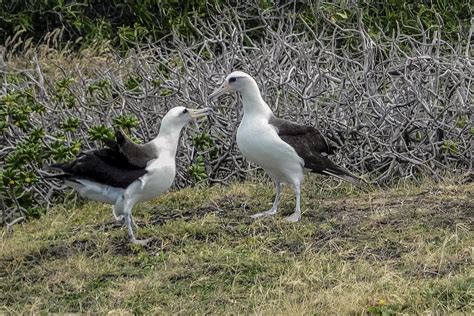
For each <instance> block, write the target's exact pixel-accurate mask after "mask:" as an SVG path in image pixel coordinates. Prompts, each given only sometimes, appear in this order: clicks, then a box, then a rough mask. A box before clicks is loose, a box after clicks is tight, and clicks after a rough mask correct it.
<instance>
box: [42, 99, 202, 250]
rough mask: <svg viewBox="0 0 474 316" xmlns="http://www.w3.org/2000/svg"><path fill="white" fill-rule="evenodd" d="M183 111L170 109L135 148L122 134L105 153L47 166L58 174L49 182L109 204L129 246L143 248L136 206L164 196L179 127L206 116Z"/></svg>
mask: <svg viewBox="0 0 474 316" xmlns="http://www.w3.org/2000/svg"><path fill="white" fill-rule="evenodd" d="M210 113H211V109H210V108H204V109H200V110H194V109H188V108H185V107H182V106H178V107H175V108H172V109H171V110H169V111H168V113H167V114H166V115H165V116H164V117H163V119H162V121H161V126H160V130H159V133H158V136H157V137H156V138H155V139H153V140H152V141H150V142H148V143H145V144H136V143H134V142H133V141H132V140H130V139H129V138H128V137H127V136H126V135H125V134H123V133H122V132H121V131H117V132H116V135H115V137H116V140H115V141H114V140H108V141H107V142H106V145H107V147H108V148H101V149H95V150H90V151H86V152H83V153H80V154H79V155H78V156H77V157H76V159H75V160H74V161H71V162H66V163H56V164H53V165H51V166H50V168H52V169H56V170H59V171H61V172H62V173H61V174H57V175H52V176H51V177H52V178H56V179H61V180H63V181H64V182H65V184H66V185H68V186H70V187H72V188H73V189H75V190H76V191H78V192H79V194H80V195H81V196H83V197H85V198H88V199H91V200H94V201H99V202H103V203H107V204H113V209H112V212H113V214H114V216H115V219H116V220H124V221H125V224H126V226H127V229H128V238H129V240H130V242H131V243H134V244H141V245H144V244H146V243H147V242H148V240H138V239H136V238H135V235H134V233H133V229H132V225H134V226H136V225H135V224H134V222H133V218H132V209H133V207H134V206H135V204H136V203H139V202H144V201H148V200H151V199H153V198H155V197H157V196H159V195H161V194H163V193H164V192H165V191H167V190H168V189H169V188H170V187H171V184H172V183H173V181H174V178H175V175H176V150H177V147H178V141H179V138H180V134H181V130H182V129H183V127H184V126H185V125H186V124H187V123H188V122H190V121H191V120H193V119H196V118H199V117H203V116H206V115H209V114H210Z"/></svg>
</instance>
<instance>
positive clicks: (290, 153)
mask: <svg viewBox="0 0 474 316" xmlns="http://www.w3.org/2000/svg"><path fill="white" fill-rule="evenodd" d="M230 92H239V93H240V95H241V97H242V105H243V108H244V115H243V118H242V121H241V122H240V125H239V127H238V129H237V145H238V147H239V149H240V151H241V152H242V154H243V155H244V156H245V157H246V158H247V159H248V160H249V161H251V162H253V163H255V164H257V165H259V166H260V167H262V168H263V170H264V171H265V172H266V173H267V174H268V175H269V176H270V177H271V178H272V180H273V181H274V183H275V190H276V196H275V200H274V202H273V205H272V207H271V209H270V210H268V211H266V212H262V213H258V214H255V215H253V216H252V217H253V218H258V217H265V216H271V215H274V214H276V213H277V210H278V204H279V203H280V193H281V185H282V184H289V185H291V186H292V187H293V189H294V192H295V195H296V206H295V211H294V213H293V214H291V215H290V216H288V217H286V220H287V221H289V222H297V221H299V220H300V219H301V206H300V204H301V203H300V196H301V183H302V182H303V171H304V170H305V169H306V170H307V169H309V171H311V172H313V173H319V174H323V175H330V176H334V177H337V178H339V179H342V180H345V181H347V182H350V183H352V184H354V185H359V184H360V179H359V178H358V177H356V176H355V175H353V174H351V173H350V172H349V171H347V170H345V169H343V168H341V167H340V166H337V165H336V164H335V163H333V162H332V161H331V160H329V158H328V157H327V155H328V154H331V153H332V150H331V148H330V147H329V145H328V143H327V142H326V140H325V138H324V137H323V135H322V134H321V133H320V132H319V131H318V130H317V129H316V128H314V127H312V126H307V125H300V124H297V123H293V122H290V121H287V120H284V119H280V118H277V117H276V116H275V115H274V114H273V113H272V110H271V109H270V107H269V106H268V105H267V103H266V102H265V101H264V100H263V98H262V96H261V94H260V90H259V88H258V85H257V83H256V82H255V80H254V79H253V78H252V77H251V76H249V75H248V74H246V73H244V72H242V71H234V72H232V73H231V74H230V75H228V76H227V77H226V78H225V80H224V83H223V84H222V85H221V86H220V87H219V88H218V89H217V90H216V91H214V92H213V93H212V94H211V95H210V96H209V99H210V100H212V99H214V98H217V97H219V96H221V95H223V94H226V93H230Z"/></svg>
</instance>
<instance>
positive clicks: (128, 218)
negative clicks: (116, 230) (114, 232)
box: [124, 200, 151, 246]
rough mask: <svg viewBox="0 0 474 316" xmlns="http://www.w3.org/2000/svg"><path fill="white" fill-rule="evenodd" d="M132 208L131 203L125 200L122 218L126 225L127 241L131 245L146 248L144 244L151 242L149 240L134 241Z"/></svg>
mask: <svg viewBox="0 0 474 316" xmlns="http://www.w3.org/2000/svg"><path fill="white" fill-rule="evenodd" d="M132 208H133V203H132V202H130V201H128V200H125V203H124V216H125V224H126V225H127V230H128V240H129V241H130V242H131V243H132V244H135V245H142V246H146V244H147V243H148V242H149V241H150V240H151V238H149V239H143V240H140V239H136V238H135V234H134V233H133V228H132V225H134V224H132V223H133V219H132Z"/></svg>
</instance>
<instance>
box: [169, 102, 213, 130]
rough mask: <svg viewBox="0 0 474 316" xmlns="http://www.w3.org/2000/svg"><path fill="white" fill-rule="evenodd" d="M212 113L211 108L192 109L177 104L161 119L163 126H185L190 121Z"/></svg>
mask: <svg viewBox="0 0 474 316" xmlns="http://www.w3.org/2000/svg"><path fill="white" fill-rule="evenodd" d="M211 113H212V109H211V108H203V109H190V108H186V107H184V106H177V107H174V108H172V109H171V110H169V111H168V113H166V115H165V116H164V117H163V120H162V121H161V126H176V127H183V126H185V125H186V124H187V123H188V122H190V121H192V120H194V119H197V118H200V117H204V116H207V115H209V114H211Z"/></svg>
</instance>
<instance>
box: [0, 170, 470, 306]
mask: <svg viewBox="0 0 474 316" xmlns="http://www.w3.org/2000/svg"><path fill="white" fill-rule="evenodd" d="M332 184H334V183H332ZM304 189H305V191H304V192H303V202H304V206H303V210H304V214H303V220H302V222H300V223H297V224H289V223H286V222H284V221H283V220H282V214H278V215H277V216H275V217H274V218H268V219H263V220H257V221H253V220H251V219H250V218H249V217H248V215H250V214H252V213H254V212H257V211H261V210H263V209H266V208H268V207H270V204H271V200H272V196H273V191H272V187H271V186H270V185H261V184H258V183H242V184H234V185H232V186H230V187H213V188H194V189H185V190H182V191H179V192H172V193H169V194H167V195H165V196H162V197H161V198H159V199H157V200H155V201H153V202H151V203H147V204H143V205H142V206H141V207H138V208H137V209H136V212H135V215H136V217H137V218H138V219H140V220H139V222H138V223H139V225H140V227H141V228H140V229H139V231H138V236H139V237H149V236H153V237H154V240H153V242H152V244H151V245H150V247H147V248H143V247H136V246H130V245H128V244H127V243H126V241H125V238H126V232H125V230H124V229H123V228H121V227H117V225H111V224H104V223H105V222H106V221H108V220H110V219H111V214H110V208H109V207H108V206H104V205H101V204H95V203H90V204H85V205H83V206H82V207H79V208H75V209H72V210H65V209H63V208H60V207H58V208H56V209H54V210H52V211H50V212H49V214H48V216H44V217H43V218H42V219H40V220H37V221H31V222H29V223H27V224H25V225H23V226H22V227H17V228H16V232H15V233H14V236H12V237H11V238H6V237H5V236H4V237H3V239H2V241H1V245H0V248H1V256H0V312H15V313H17V312H18V313H30V312H39V311H49V312H85V311H89V312H101V313H103V312H107V311H115V312H117V313H120V314H123V313H126V312H131V313H145V312H146V313H150V312H155V313H183V314H194V313H198V314H201V313H209V312H212V313H234V314H235V313H257V314H271V313H284V314H288V313H298V314H302V313H314V312H318V313H331V314H340V313H373V314H391V313H435V312H436V313H437V312H441V313H453V312H465V313H469V312H473V311H474V286H473V284H474V269H473V256H474V255H473V245H474V233H473V227H474V225H473V224H474V223H473V219H474V217H473V215H474V214H473V210H474V202H473V201H474V199H473V195H474V185H473V184H465V185H457V184H454V183H451V182H445V183H443V184H433V183H424V184H422V185H415V184H409V183H408V184H402V185H399V186H398V187H396V188H390V189H374V190H370V191H369V192H359V191H356V190H354V189H353V188H351V187H349V186H340V187H336V188H330V187H329V184H327V183H326V184H324V185H320V184H317V181H315V180H314V179H313V180H312V181H309V182H307V183H306V184H305V186H304ZM281 205H282V208H281V213H283V214H288V213H291V212H292V207H293V198H292V196H291V194H289V191H286V194H285V196H284V198H283V200H282V204H281Z"/></svg>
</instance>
